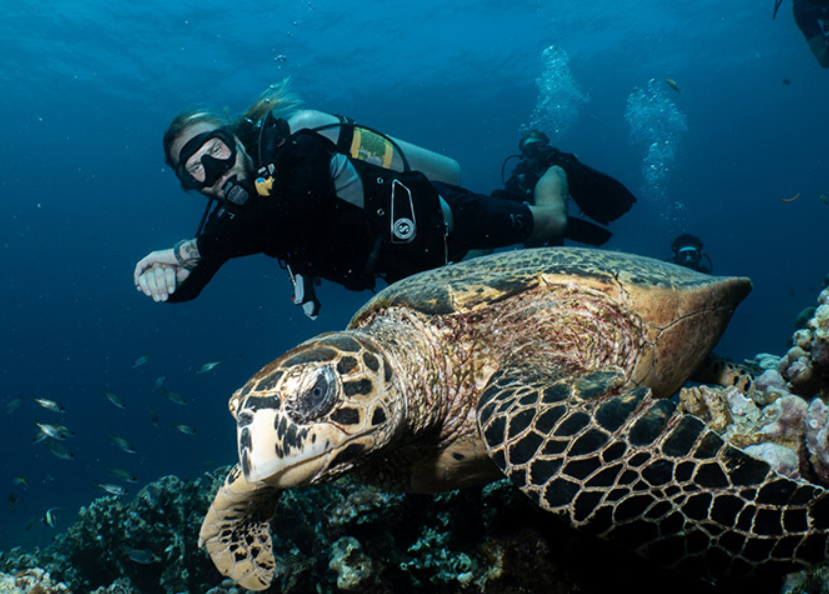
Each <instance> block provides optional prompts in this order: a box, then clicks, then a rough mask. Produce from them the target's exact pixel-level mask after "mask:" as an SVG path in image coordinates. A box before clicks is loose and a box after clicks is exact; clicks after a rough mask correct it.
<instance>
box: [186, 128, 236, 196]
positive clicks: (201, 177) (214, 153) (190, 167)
mask: <svg viewBox="0 0 829 594" xmlns="http://www.w3.org/2000/svg"><path fill="white" fill-rule="evenodd" d="M235 163H236V139H235V137H234V136H233V134H232V133H231V132H230V131H229V130H228V129H227V128H217V129H216V130H209V131H207V132H203V133H202V134H197V135H196V136H194V137H193V138H191V139H190V140H188V141H187V142H186V143H185V145H184V146H183V147H182V148H181V152H180V153H179V158H178V165H176V169H175V171H176V177H178V179H179V181H180V182H181V185H182V186H184V188H185V189H186V190H203V189H204V188H209V187H211V186H213V185H214V184H215V183H216V182H217V181H218V180H219V179H221V177H222V176H223V175H224V174H225V173H227V172H228V171H230V169H231V168H232V167H233V165H234V164H235Z"/></svg>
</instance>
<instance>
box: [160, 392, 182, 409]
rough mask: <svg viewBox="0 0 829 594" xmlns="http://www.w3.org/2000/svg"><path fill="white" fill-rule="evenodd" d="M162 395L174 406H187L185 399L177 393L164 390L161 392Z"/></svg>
mask: <svg viewBox="0 0 829 594" xmlns="http://www.w3.org/2000/svg"><path fill="white" fill-rule="evenodd" d="M162 393H163V394H164V395H165V396H166V397H167V398H169V399H170V401H171V402H174V403H175V404H181V405H182V406H184V405H185V404H187V399H186V398H185V397H184V396H182V395H181V394H179V393H177V392H173V391H172V390H168V389H166V388H165V389H164V390H162Z"/></svg>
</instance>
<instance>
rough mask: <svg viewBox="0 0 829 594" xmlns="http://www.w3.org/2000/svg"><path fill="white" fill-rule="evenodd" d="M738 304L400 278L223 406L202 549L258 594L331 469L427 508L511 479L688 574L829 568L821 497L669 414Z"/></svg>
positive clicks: (666, 268)
mask: <svg viewBox="0 0 829 594" xmlns="http://www.w3.org/2000/svg"><path fill="white" fill-rule="evenodd" d="M750 288H751V285H750V282H749V280H748V279H744V278H717V277H711V276H705V275H702V274H699V273H695V272H692V271H689V270H687V269H685V268H680V267H677V266H674V265H672V264H667V263H664V262H659V261H655V260H651V259H648V258H643V257H639V256H633V255H626V254H619V253H612V252H605V251H598V250H591V249H576V248H550V249H539V250H523V251H517V252H510V253H505V254H496V255H494V256H490V257H487V258H480V259H477V260H471V261H469V262H464V263H461V264H456V265H452V266H449V267H446V268H442V269H438V270H434V271H430V272H426V273H423V274H420V275H417V276H414V277H411V278H408V279H405V280H403V281H400V282H398V283H396V284H394V285H392V286H390V287H388V288H387V289H385V290H384V291H382V292H381V293H379V294H378V295H377V296H375V297H374V298H373V299H372V300H371V301H370V302H369V303H368V304H367V305H366V306H365V307H363V309H362V310H360V311H359V312H358V313H357V314H356V315H355V316H354V318H353V320H352V321H351V323H350V325H349V328H348V329H347V330H346V331H344V332H338V333H331V334H324V335H322V336H319V337H317V338H314V339H312V340H310V341H308V342H306V343H304V344H302V345H300V346H298V347H297V348H295V349H293V350H291V351H289V352H288V353H286V354H285V355H283V356H282V357H280V358H278V359H276V360H275V361H273V362H272V363H271V364H269V365H268V366H266V367H265V368H264V369H262V370H261V371H260V372H259V373H258V374H256V375H255V376H254V377H253V378H252V379H251V380H250V381H249V382H248V383H247V384H246V385H245V386H244V387H243V388H241V389H240V390H239V391H237V392H236V393H235V394H234V395H233V397H232V398H231V400H230V410H231V413H232V414H233V416H234V417H235V419H236V422H237V437H238V450H239V465H238V466H237V467H236V468H235V469H234V470H233V471H232V472H231V473H230V475H229V476H228V478H227V480H226V481H225V485H224V486H223V487H222V488H221V489H220V490H219V493H218V494H217V495H216V499H215V501H214V503H213V505H212V506H211V508H210V510H209V512H208V514H207V516H206V518H205V520H204V524H203V525H202V530H201V534H200V542H201V543H202V544H203V545H204V546H206V548H207V550H208V552H209V554H210V556H211V557H212V559H213V561H214V563H215V564H216V566H217V567H218V569H219V570H220V571H221V572H222V573H223V574H224V575H227V576H229V577H231V578H233V579H234V580H236V581H237V582H239V583H240V584H241V585H242V586H244V587H246V588H249V589H252V590H262V589H265V588H266V587H268V585H269V583H270V581H271V579H272V577H273V568H274V559H273V553H272V550H271V541H270V519H271V517H272V515H273V510H274V507H275V505H276V501H277V498H278V494H279V492H280V491H282V490H284V489H287V488H290V487H295V486H299V485H311V484H318V483H321V482H324V481H328V480H331V479H333V478H335V477H337V476H340V475H342V474H343V473H350V474H352V475H354V476H356V477H357V478H360V479H361V480H364V481H368V482H371V483H374V484H376V485H379V486H381V487H385V488H390V489H402V490H406V491H417V492H434V491H440V490H445V489H454V488H460V487H466V486H471V485H480V484H484V483H486V482H489V481H492V480H495V479H498V478H500V477H502V476H507V477H509V478H510V479H511V480H512V482H513V483H514V484H515V485H516V486H517V487H518V488H519V489H521V490H522V491H523V492H524V493H526V494H527V495H528V496H529V497H531V498H532V499H533V501H535V502H536V503H537V504H538V505H539V506H540V507H542V508H543V509H545V510H548V511H550V512H552V513H554V514H555V515H557V516H559V517H560V518H562V519H563V520H565V521H567V522H568V523H569V524H571V525H572V526H574V527H576V528H580V529H583V530H585V531H587V532H590V533H592V534H596V535H599V536H601V537H603V538H607V539H609V540H611V541H615V542H619V543H621V544H623V545H625V546H627V547H629V548H632V549H633V550H636V551H638V552H640V553H641V554H643V555H645V556H648V557H651V558H653V559H655V560H658V561H660V562H662V563H665V564H667V565H669V566H674V567H678V568H680V569H688V570H690V571H692V572H694V573H695V574H696V575H707V576H711V577H714V578H716V577H719V576H723V575H742V574H747V573H750V572H752V571H753V570H755V569H756V568H757V567H758V566H760V564H763V566H764V568H766V567H774V568H786V569H790V568H792V567H797V566H802V565H806V564H811V563H814V562H817V561H822V560H823V559H824V558H825V557H826V554H827V528H829V509H828V508H827V502H829V499H827V497H826V492H825V491H824V490H823V489H822V488H820V487H817V486H814V485H811V484H808V483H805V482H799V481H794V480H790V479H787V478H785V477H782V476H780V475H778V474H777V473H776V472H774V471H773V470H772V469H771V468H770V467H769V465H768V464H766V463H765V462H762V461H760V460H758V459H756V458H752V457H750V456H749V455H747V454H745V453H743V452H742V451H740V450H739V449H736V448H734V447H732V446H730V445H727V444H725V443H724V442H723V440H722V439H721V438H720V437H718V436H717V435H716V434H715V433H713V432H712V431H710V430H708V429H707V428H706V427H705V425H704V423H703V422H702V421H700V420H699V419H697V418H695V417H692V416H690V415H683V414H680V413H679V412H677V411H676V404H675V403H674V402H673V401H672V400H669V399H667V397H669V396H671V395H672V394H673V393H674V392H675V391H676V390H677V389H679V388H680V386H682V384H683V383H684V382H685V381H686V380H687V379H688V378H689V377H690V376H691V374H692V372H693V371H694V369H696V368H697V367H698V366H699V365H700V363H701V362H702V361H703V359H704V358H705V357H706V355H707V354H708V353H709V351H710V350H711V349H712V348H713V346H714V344H715V343H716V342H717V340H718V339H719V337H720V335H721V334H722V332H723V331H724V329H725V327H726V324H727V323H728V321H729V319H730V317H731V314H732V313H733V311H734V308H735V307H736V306H737V304H738V303H739V302H740V301H741V300H742V299H743V298H744V297H745V296H746V295H747V294H748V292H749V291H750ZM707 373H708V374H709V376H712V377H713V376H714V375H715V374H719V376H723V374H724V369H723V368H722V366H721V365H720V367H719V368H714V369H713V371H712V370H711V369H709V370H708V372H707ZM735 381H736V380H735ZM739 381H743V380H739Z"/></svg>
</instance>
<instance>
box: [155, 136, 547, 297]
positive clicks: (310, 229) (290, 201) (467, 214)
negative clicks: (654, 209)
mask: <svg viewBox="0 0 829 594" xmlns="http://www.w3.org/2000/svg"><path fill="white" fill-rule="evenodd" d="M249 152H250V151H249ZM334 159H337V160H336V163H339V164H342V163H343V162H344V161H345V159H344V157H343V156H342V153H341V152H339V151H338V150H337V148H336V146H335V145H334V144H333V143H332V142H331V141H330V140H328V139H327V138H325V137H324V136H322V135H320V134H316V133H314V132H311V131H308V130H303V131H300V132H298V133H296V134H294V135H293V136H291V137H290V139H289V141H288V142H287V143H286V144H285V145H284V146H282V147H281V148H280V149H279V150H278V152H276V154H275V155H271V157H269V158H268V159H266V160H262V159H260V161H262V162H264V163H268V162H272V163H274V165H275V168H276V173H275V175H274V186H273V190H272V191H271V193H270V195H269V196H258V195H254V196H252V197H251V199H250V200H249V203H248V204H246V205H245V206H244V207H243V208H241V209H240V210H239V212H237V213H231V212H229V211H227V210H224V209H219V210H218V211H217V212H214V213H213V214H212V215H211V217H210V218H209V220H208V222H207V224H206V225H205V228H204V231H203V232H202V233H201V234H200V235H199V236H198V238H197V242H198V248H199V253H200V255H201V260H200V261H199V263H198V265H197V266H196V268H195V269H194V270H193V271H192V272H191V274H190V276H189V277H188V278H187V280H185V281H184V282H183V283H182V285H181V286H180V287H179V288H178V289H177V290H176V292H175V293H174V294H173V295H171V296H170V299H169V301H171V302H180V301H187V300H190V299H193V298H195V297H196V296H198V295H199V293H200V292H201V290H202V289H203V288H204V287H205V286H206V285H207V283H208V282H210V280H211V279H212V278H213V276H214V275H215V274H216V272H217V271H218V270H219V268H220V267H221V266H222V265H223V264H224V263H225V262H227V261H228V260H229V259H231V258H237V257H240V256H247V255H251V254H258V253H262V254H266V255H268V256H271V257H274V258H278V259H279V260H280V261H282V262H285V263H287V264H288V265H290V266H291V267H292V269H293V270H294V271H295V272H299V273H301V274H303V275H305V276H307V277H317V278H326V279H328V280H332V281H334V282H337V283H340V284H342V285H343V286H345V287H346V288H349V289H353V290H364V289H369V288H373V286H374V283H375V278H376V277H378V276H379V277H382V278H384V279H386V280H387V281H389V282H392V281H394V280H398V279H400V278H403V277H405V276H408V275H410V274H413V273H415V272H420V271H423V270H428V269H430V268H434V267H436V266H440V265H442V264H445V263H446V262H447V260H448V261H456V260H459V259H461V258H462V257H463V256H464V255H465V254H466V252H467V251H468V250H470V249H473V248H481V249H483V248H495V247H502V246H506V245H511V244H514V243H521V242H523V241H524V240H525V239H526V237H527V236H528V235H529V233H530V231H531V230H532V214H531V213H530V210H529V208H528V207H527V206H526V205H524V204H517V203H515V202H510V201H505V200H498V199H495V198H492V197H490V196H485V195H482V194H476V193H473V192H470V191H468V190H465V189H463V188H459V187H456V186H451V185H449V184H442V183H437V182H429V181H428V180H427V179H426V178H425V176H423V174H421V173H419V172H407V173H399V172H394V171H390V170H387V169H383V168H381V167H376V166H373V165H369V164H367V163H365V162H362V161H351V165H352V168H351V169H350V174H351V175H352V177H353V173H354V171H355V170H356V171H357V173H358V174H359V178H360V180H361V182H362V187H363V189H364V192H363V194H364V196H363V197H364V198H365V201H364V204H363V206H362V207H361V206H357V205H355V204H354V203H352V202H349V201H347V200H344V199H342V198H341V197H340V196H338V190H337V185H338V181H339V182H340V184H341V185H342V183H341V182H342V179H341V177H342V176H340V175H339V174H338V173H337V174H332V170H335V171H336V170H337V168H336V167H334V166H333V164H334V163H335V161H334ZM395 180H398V181H400V182H402V184H403V185H404V187H402V188H401V187H400V186H398V190H401V191H400V192H399V194H398V195H399V196H402V197H404V198H405V197H407V194H408V191H409V190H410V191H411V192H412V196H413V198H414V199H415V200H417V201H420V202H419V203H420V204H425V205H426V206H423V207H422V210H421V212H420V213H418V228H419V232H418V234H417V235H416V236H415V240H414V241H412V242H411V243H408V244H405V243H400V242H398V243H397V244H394V243H393V242H392V241H391V240H390V237H389V234H388V233H387V232H386V229H387V223H386V221H387V218H388V216H387V214H386V213H385V211H387V210H391V207H390V206H389V205H388V194H387V193H386V194H383V189H384V188H388V187H390V186H391V185H392V184H393V183H394V182H395ZM438 194H440V196H441V197H442V198H443V199H444V201H445V202H446V203H447V204H448V205H449V207H450V208H451V211H452V219H453V229H452V231H451V232H450V233H449V234H448V236H447V235H446V226H445V223H444V218H443V214H442V212H441V208H440V203H439V199H438ZM384 216H385V218H384Z"/></svg>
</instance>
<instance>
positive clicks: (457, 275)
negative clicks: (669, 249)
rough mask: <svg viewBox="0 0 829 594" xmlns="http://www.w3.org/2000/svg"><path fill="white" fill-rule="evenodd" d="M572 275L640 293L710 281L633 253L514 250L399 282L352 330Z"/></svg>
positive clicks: (482, 301) (470, 304)
mask: <svg viewBox="0 0 829 594" xmlns="http://www.w3.org/2000/svg"><path fill="white" fill-rule="evenodd" d="M551 276H560V277H569V276H571V277H573V278H574V279H576V278H577V279H579V282H580V283H582V284H583V283H584V282H586V281H587V280H589V279H594V280H595V282H596V284H598V285H600V284H607V283H610V282H613V281H615V282H618V283H620V284H622V285H626V286H638V287H642V288H644V289H648V288H656V287H661V288H664V289H671V288H675V289H678V290H683V289H691V288H694V287H701V286H705V285H708V284H710V283H711V280H710V279H711V278H712V277H707V276H705V275H701V274H699V273H696V272H693V271H691V270H688V269H687V268H682V267H681V266H676V265H674V264H669V263H667V262H658V261H656V260H652V259H650V258H644V257H641V256H636V255H633V254H623V253H619V252H609V251H607V252H606V251H599V250H592V249H580V248H567V249H561V250H555V249H537V250H518V251H514V252H507V253H500V254H498V255H497V257H494V258H479V259H473V260H469V261H466V262H462V263H459V264H453V265H451V266H446V267H444V268H440V269H437V270H430V271H428V272H424V273H421V274H418V275H415V276H411V277H408V278H406V279H403V280H401V281H399V282H397V283H395V284H393V285H391V286H390V287H387V288H386V289H384V290H383V291H382V292H380V293H379V294H377V296H375V298H374V299H372V300H371V301H369V302H368V303H367V304H366V305H365V306H364V307H363V308H362V309H361V310H360V311H359V312H357V314H356V315H355V316H354V319H353V321H352V326H356V325H359V322H360V320H361V319H362V318H363V317H364V316H368V315H370V314H372V313H373V312H376V311H377V310H380V309H383V308H387V307H394V306H402V307H408V308H412V309H415V310H417V311H420V312H423V313H425V314H437V315H442V314H448V313H452V312H457V311H461V310H463V309H470V308H475V307H481V306H486V305H487V304H489V303H493V302H497V301H501V300H503V299H506V298H507V297H510V296H512V295H517V294H519V293H522V292H524V291H527V290H530V289H533V288H535V287H537V286H539V285H541V284H542V283H544V282H545V278H546V277H551Z"/></svg>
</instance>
